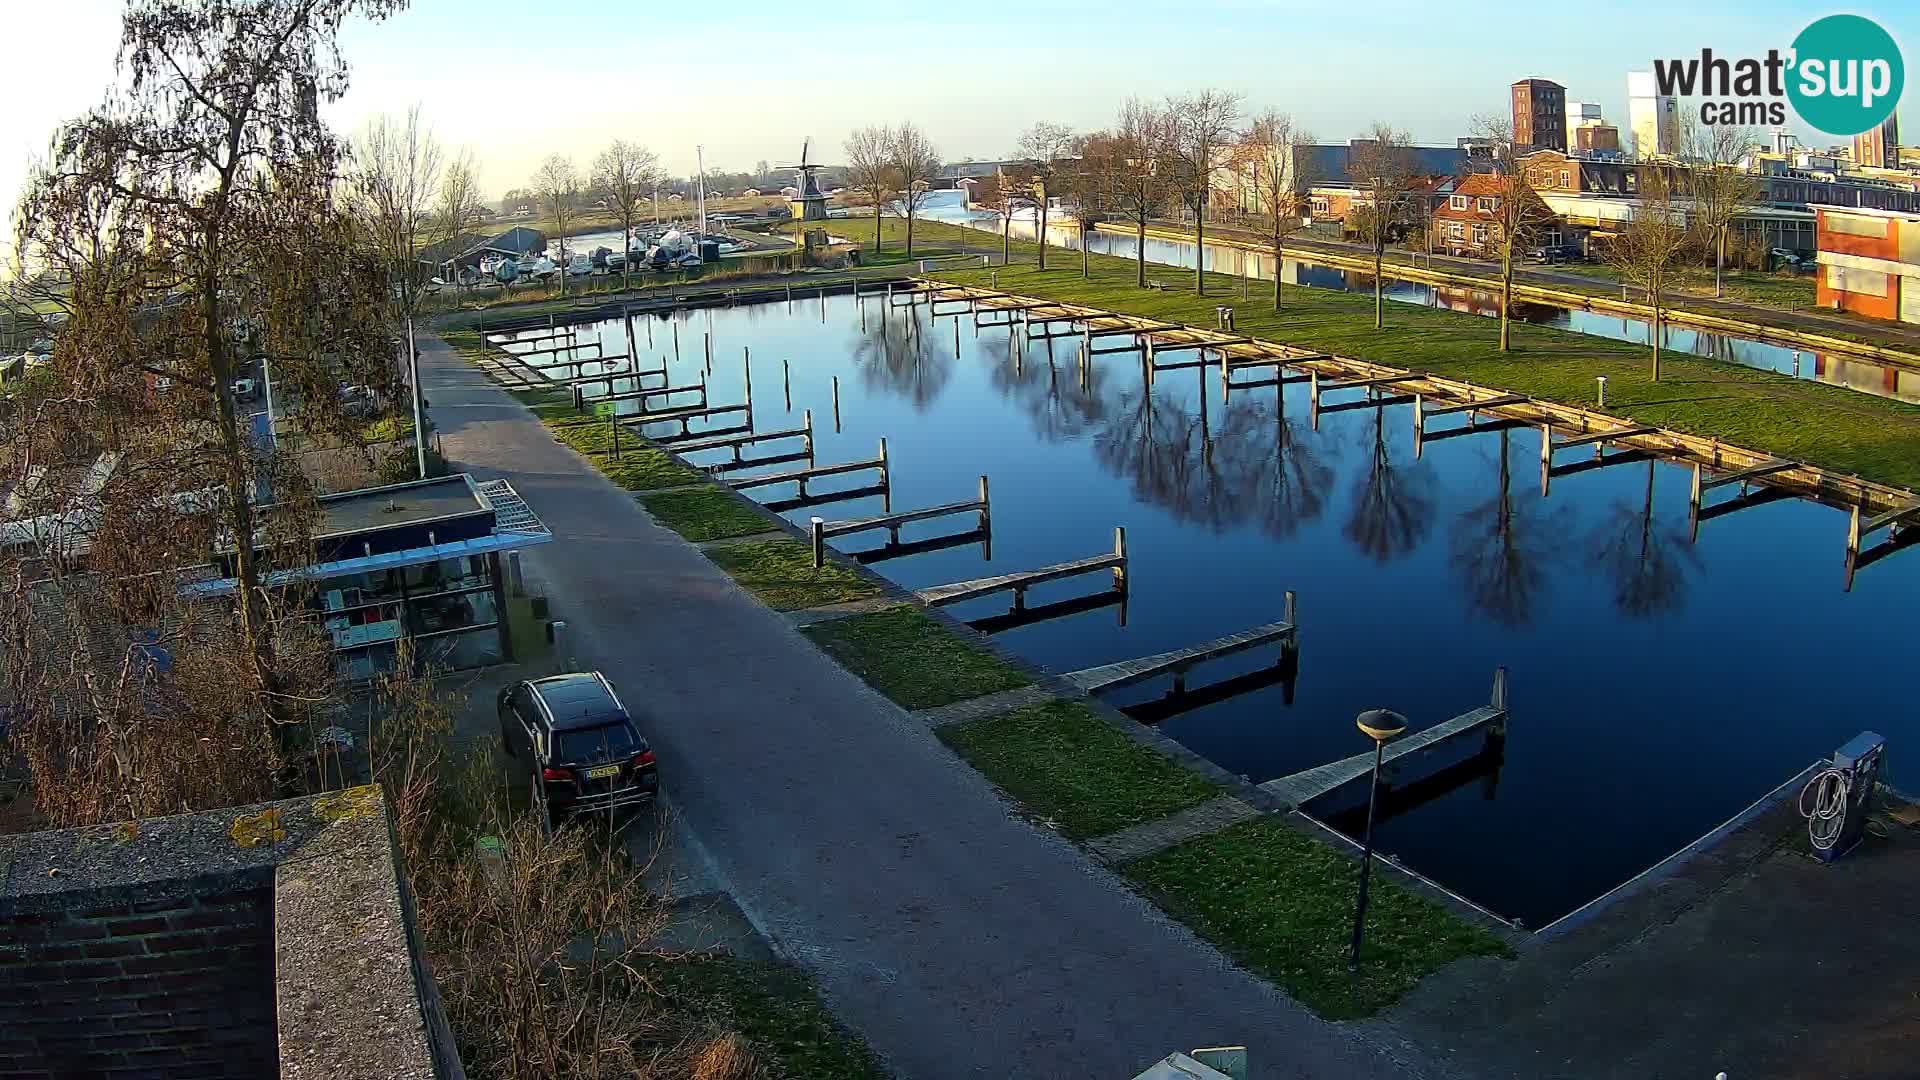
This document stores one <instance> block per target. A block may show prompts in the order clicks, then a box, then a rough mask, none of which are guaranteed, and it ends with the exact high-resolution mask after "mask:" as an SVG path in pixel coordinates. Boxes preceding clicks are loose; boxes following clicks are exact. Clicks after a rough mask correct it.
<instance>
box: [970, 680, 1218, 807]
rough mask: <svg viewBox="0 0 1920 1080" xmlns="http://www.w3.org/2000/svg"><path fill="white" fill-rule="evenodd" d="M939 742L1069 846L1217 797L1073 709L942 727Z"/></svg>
mask: <svg viewBox="0 0 1920 1080" xmlns="http://www.w3.org/2000/svg"><path fill="white" fill-rule="evenodd" d="M939 736H940V740H941V741H942V742H944V743H946V744H947V745H948V746H951V747H953V748H954V750H956V751H958V752H959V754H960V756H961V757H963V758H966V759H967V761H969V762H971V763H972V765H973V767H974V768H976V769H979V770H980V771H981V772H982V773H984V774H986V776H987V779H989V780H992V781H993V782H994V783H995V784H997V785H998V786H999V787H1000V789H1001V790H1003V791H1005V792H1006V793H1007V794H1009V795H1011V796H1013V798H1014V799H1015V800H1016V801H1018V802H1019V803H1020V804H1021V805H1022V806H1024V807H1026V808H1027V810H1028V811H1029V812H1031V813H1032V814H1033V815H1034V816H1036V817H1039V818H1042V819H1045V820H1047V821H1050V822H1052V823H1053V826H1054V828H1056V829H1058V830H1059V831H1060V832H1061V833H1062V834H1064V835H1066V836H1069V837H1072V838H1073V839H1076V840H1085V839H1088V838H1091V837H1095V836H1104V835H1106V834H1107V833H1110V832H1114V831H1116V830H1119V829H1124V828H1126V827H1127V826H1129V825H1138V824H1139V823H1140V822H1143V821H1151V820H1153V819H1154V818H1159V817H1165V816H1166V815H1168V814H1171V813H1173V812H1175V811H1177V810H1184V809H1186V808H1187V807H1189V806H1195V805H1197V804H1199V803H1203V802H1205V801H1207V800H1208V799H1211V798H1214V797H1215V796H1218V795H1220V794H1222V790H1221V788H1220V786H1219V785H1218V784H1215V783H1214V782H1213V781H1211V780H1208V779H1207V778H1206V777H1204V776H1201V775H1199V774H1198V773H1195V772H1192V771H1190V770H1188V769H1186V768H1184V767H1182V766H1181V765H1179V764H1178V763H1176V762H1174V761H1173V760H1171V759H1169V758H1167V757H1165V756H1163V755H1161V754H1159V753H1156V752H1155V751H1153V750H1151V749H1149V748H1148V747H1145V746H1142V745H1141V744H1139V743H1137V742H1135V741H1133V740H1132V739H1130V738H1128V737H1127V736H1126V735H1125V734H1123V733H1121V732H1120V731H1117V730H1115V729H1114V728H1113V727H1112V726H1110V725H1108V724H1107V723H1106V721H1104V720H1102V719H1100V717H1098V716H1096V715H1095V714H1094V713H1093V711H1092V710H1091V709H1089V708H1088V707H1087V706H1085V705H1083V704H1081V703H1079V702H1074V701H1052V702H1047V703H1045V704H1041V705H1032V706H1028V707H1026V708H1022V709H1015V710H1013V711H1012V712H1009V713H1003V714H1001V715H1000V716H990V717H987V718H986V719H983V720H969V721H967V722H965V723H959V724H950V725H948V726H946V727H943V728H940V729H939Z"/></svg>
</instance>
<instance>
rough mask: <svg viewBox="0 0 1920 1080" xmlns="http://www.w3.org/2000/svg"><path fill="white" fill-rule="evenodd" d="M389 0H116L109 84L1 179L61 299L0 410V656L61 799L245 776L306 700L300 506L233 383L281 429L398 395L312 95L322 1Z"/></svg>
mask: <svg viewBox="0 0 1920 1080" xmlns="http://www.w3.org/2000/svg"><path fill="white" fill-rule="evenodd" d="M388 10H390V5H387V4H382V3H360V2H353V0H335V2H325V0H319V2H309V3H305V4H302V5H299V6H297V7H296V6H292V5H259V4H254V3H244V2H237V0H236V2H186V0H150V2H146V3H140V4H136V5H133V6H132V8H131V9H130V10H129V11H128V12H127V14H126V15H125V16H124V17H123V35H122V52H121V59H122V68H121V70H122V72H123V77H122V79H121V81H120V83H119V84H118V85H117V86H115V87H113V88H112V89H111V90H110V91H109V94H108V96H107V100H106V103H105V104H102V105H101V106H99V107H97V108H95V109H94V110H92V111H91V112H89V113H87V114H86V115H85V116H83V117H81V118H80V119H78V120H75V121H73V122H72V123H69V124H67V125H65V126H64V127H63V128H61V130H60V131H59V133H58V134H57V136H56V137H55V140H54V144H53V148H52V154H51V156H50V158H49V160H48V162H47V164H46V166H45V167H44V168H43V169H41V170H39V171H37V172H36V173H35V174H34V175H33V176H32V177H30V179H29V182H28V184H27V186H26V189H25V191H24V193H23V195H22V197H21V200H20V205H19V208H18V211H17V213H16V217H15V220H16V221H17V222H18V223H19V229H18V233H17V238H16V243H17V252H18V256H19V259H20V261H21V263H22V264H23V265H26V266H29V267H32V268H34V269H35V272H36V273H41V274H45V275H48V276H49V277H51V278H56V279H58V280H60V281H63V282H64V283H65V288H64V290H63V296H64V299H63V300H62V305H63V310H64V312H65V314H66V315H67V316H68V317H67V319H66V320H65V324H64V326H63V327H62V329H61V330H60V332H59V333H58V334H57V335H56V336H55V338H54V340H53V342H52V350H53V356H52V362H51V363H50V364H48V365H47V366H46V367H45V368H44V369H42V372H41V373H40V374H38V375H36V376H35V377H34V378H31V379H28V380H25V381H24V382H22V383H21V384H20V385H19V386H17V387H15V388H14V390H13V392H12V394H11V396H10V397H9V398H8V400H7V403H6V408H5V409H4V410H0V438H4V448H3V450H0V485H4V487H5V489H6V490H5V494H6V497H7V501H8V503H9V511H10V516H12V517H14V518H15V525H16V527H15V528H14V529H12V530H10V533H9V536H8V537H7V540H6V544H5V545H4V550H0V581H4V582H5V583H6V588H5V589H4V590H0V592H4V594H5V595H4V596H0V607H3V608H4V610H3V611H0V673H3V674H4V678H5V682H6V685H5V694H6V697H7V700H8V702H9V707H10V709H11V710H12V712H13V717H12V719H13V721H14V724H13V732H12V738H13V739H14V740H15V745H16V746H20V747H22V748H23V749H24V750H25V751H26V756H27V757H28V759H29V761H30V764H32V767H33V768H34V770H35V773H36V794H37V795H38V796H39V797H41V798H42V799H43V800H47V801H49V802H51V803H53V804H56V805H53V806H51V807H50V810H51V812H52V815H53V816H55V817H56V819H58V820H62V821H65V822H77V821H84V820H90V819H91V820H100V819H102V818H125V817H129V816H139V815H140V814H143V813H168V812H176V811H178V810H180V809H190V808H201V807H208V806H219V805H228V804H230V802H231V801H233V800H234V799H235V798H236V797H238V798H239V800H240V801H245V800H246V798H247V797H250V796H252V795H255V794H257V793H259V792H262V791H268V792H270V791H271V790H272V789H273V784H274V778H273V773H274V770H275V769H276V768H277V766H278V764H279V761H280V754H281V750H280V747H279V745H278V744H279V742H280V739H279V738H278V737H277V736H278V735H279V734H281V733H283V732H284V731H285V730H288V729H291V728H292V727H294V726H295V725H299V724H300V723H302V722H304V721H307V720H309V719H310V718H311V717H312V715H313V713H314V711H315V709H317V708H318V707H319V706H321V705H322V704H324V699H325V686H326V683H327V676H328V675H330V661H329V660H328V659H327V655H326V651H325V649H324V648H316V647H315V645H316V642H317V636H316V635H315V634H313V633H312V632H311V627H310V626H307V627H306V628H305V629H303V620H301V619H299V618H297V617H295V616H297V615H298V613H299V612H300V611H301V610H302V604H303V593H302V592H301V588H300V586H299V585H298V584H297V583H296V582H293V581H289V580H288V579H287V578H286V576H285V575H284V574H282V573H281V572H282V571H289V570H293V569H295V568H297V567H300V566H305V565H307V564H308V563H309V562H310V560H311V555H312V550H311V536H312V533H313V526H314V523H315V520H316V517H317V503H316V502H315V500H314V498H313V493H312V488H311V485H310V484H308V483H307V482H306V480H305V477H304V476H303V475H302V474H301V472H300V470H299V469H298V468H297V465H296V463H294V462H293V460H292V456H291V455H288V454H283V453H281V452H279V445H278V441H277V438H272V437H270V438H267V439H264V440H259V439H256V437H255V429H254V425H253V423H252V417H251V416H247V415H243V413H242V411H241V409H240V407H239V403H238V401H237V397H236V392H235V388H234V384H235V381H236V380H237V379H239V378H241V377H242V376H244V375H249V374H252V372H253V365H254V363H255V362H256V360H257V361H259V362H261V363H263V364H271V366H272V376H273V378H274V385H275V388H276V390H277V391H278V392H279V393H281V394H282V395H284V400H290V401H297V402H298V403H299V410H298V414H297V416H295V417H293V418H291V419H290V420H289V421H288V423H287V426H288V427H290V428H291V427H297V428H298V430H299V431H300V432H301V433H303V434H305V435H307V436H310V437H314V438H326V439H330V440H337V441H341V442H356V441H358V439H359V436H360V433H361V430H362V428H363V427H364V421H363V420H361V419H359V418H356V417H353V416H350V415H348V413H347V411H346V410H345V409H344V408H342V407H341V405H340V402H339V395H338V387H339V385H340V383H341V382H342V381H349V382H357V383H364V384H366V385H368V386H370V387H372V388H373V389H374V391H375V393H376V395H377V396H379V397H382V398H385V399H390V398H391V396H392V394H393V392H394V390H395V389H396V386H397V379H396V372H395V365H394V363H393V356H392V334H393V329H394V324H393V321H392V315H393V308H392V306H391V301H390V294H391V292H392V290H393V282H392V281H391V279H390V270H391V269H392V266H391V263H390V262H389V261H388V260H387V259H385V258H383V257H380V256H379V255H378V254H377V253H376V252H375V251H374V250H373V245H372V244H371V243H370V240H371V238H370V237H369V236H368V234H367V232H366V230H365V228H364V223H363V222H361V221H360V220H358V219H357V218H356V217H354V216H352V215H350V214H349V213H348V210H347V208H346V206H345V205H343V203H342V201H341V200H340V198H339V197H340V196H343V195H345V194H347V191H348V185H346V183H345V180H346V178H345V177H344V176H343V175H342V165H343V163H344V159H343V153H342V147H341V145H340V142H339V140H338V137H337V136H336V135H335V134H334V133H333V132H331V131H330V130H328V128H327V127H326V126H325V125H324V124H323V123H322V122H321V121H320V119H319V112H320V104H321V103H322V102H330V101H333V100H337V98H338V97H339V95H340V94H341V93H342V92H343V91H344V90H345V87H346V81H347V80H346V74H347V72H346V67H345V64H344V62H343V61H342V59H341V57H340V55H339V51H338V34H339V30H340V26H341V24H342V22H343V21H344V20H345V19H346V18H347V17H348V16H350V15H353V14H355V13H364V14H369V15H374V16H379V15H383V14H385V13H386V11H388ZM249 411H250V410H249ZM269 502H270V504H271V506H270V508H268V507H267V506H266V505H265V504H267V503H269ZM235 538H238V539H239V542H238V543H235V542H234V540H235ZM82 554H84V556H85V561H84V565H81V564H79V563H78V562H77V561H76V559H75V557H76V556H78V555H82ZM210 555H211V559H210ZM210 562H211V564H212V567H211V568H212V569H213V570H214V573H213V574H212V575H211V577H212V578H213V579H214V580H210V581H209V580H204V579H205V578H206V577H207V576H208V575H207V574H206V570H207V569H208V568H209V563H210ZM180 568H186V569H187V570H188V571H194V573H191V574H188V573H183V572H182V571H181V569H180ZM196 579H200V580H196ZM202 594H211V595H212V597H213V599H211V600H205V601H203V600H199V599H196V598H195V597H196V596H198V595H202ZM275 725H285V726H286V727H283V728H281V729H279V730H276V727H275ZM43 805H46V803H43Z"/></svg>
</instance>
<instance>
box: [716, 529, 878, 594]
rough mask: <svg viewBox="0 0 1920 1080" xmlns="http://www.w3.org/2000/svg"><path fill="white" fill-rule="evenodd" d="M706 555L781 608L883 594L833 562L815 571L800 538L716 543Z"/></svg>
mask: <svg viewBox="0 0 1920 1080" xmlns="http://www.w3.org/2000/svg"><path fill="white" fill-rule="evenodd" d="M707 558H708V559H711V560H712V561H713V563H714V565H716V566H718V567H719V568H720V569H722V570H725V571H726V572H727V573H729V574H731V575H733V579H734V580H735V581H737V582H739V583H740V587H741V588H744V589H746V590H747V591H748V592H750V593H752V594H753V595H755V596H757V597H759V598H760V600H761V602H763V603H765V604H766V605H767V606H768V607H771V608H773V609H774V610H776V611H798V610H800V609H802V608H811V607H821V606H823V605H826V604H842V603H846V602H848V601H851V600H867V599H870V598H872V597H875V596H879V595H880V587H879V586H878V585H876V584H874V583H873V582H871V581H869V580H867V579H866V578H864V577H861V576H860V575H859V574H856V573H854V572H853V571H851V570H848V569H845V568H844V567H840V566H836V565H834V564H833V563H831V562H829V563H827V564H826V565H825V566H822V567H820V568H819V569H817V570H816V569H815V568H814V565H813V549H812V548H811V547H809V546H807V545H806V544H803V543H801V542H800V541H798V540H785V539H782V540H766V541H762V542H760V543H752V544H733V545H729V546H727V547H718V548H712V549H710V550H708V551H707Z"/></svg>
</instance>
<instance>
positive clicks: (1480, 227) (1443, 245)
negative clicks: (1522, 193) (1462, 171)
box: [1432, 173, 1507, 255]
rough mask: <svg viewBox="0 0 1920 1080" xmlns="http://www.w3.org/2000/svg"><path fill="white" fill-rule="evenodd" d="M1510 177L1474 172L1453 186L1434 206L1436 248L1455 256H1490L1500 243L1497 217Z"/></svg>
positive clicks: (1433, 219)
mask: <svg viewBox="0 0 1920 1080" xmlns="http://www.w3.org/2000/svg"><path fill="white" fill-rule="evenodd" d="M1506 183H1507V180H1506V178H1505V177H1502V176H1497V175H1495V174H1493V173H1474V174H1473V175H1472V176H1469V177H1467V178H1466V179H1464V180H1461V181H1460V182H1459V183H1457V184H1455V185H1454V186H1453V190H1451V191H1449V192H1448V193H1447V194H1446V196H1445V197H1444V198H1441V199H1440V200H1439V201H1438V202H1437V203H1436V204H1435V206H1434V209H1433V214H1432V222H1433V250H1435V251H1444V252H1447V253H1448V254H1451V255H1487V254H1490V253H1491V252H1492V250H1493V247H1494V245H1496V244H1498V243H1499V242H1500V225H1499V223H1498V222H1497V221H1495V220H1494V215H1495V214H1497V213H1498V212H1499V209H1500V200H1501V199H1502V198H1505V192H1506Z"/></svg>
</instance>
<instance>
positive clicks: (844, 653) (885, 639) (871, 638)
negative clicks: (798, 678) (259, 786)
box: [804, 607, 1033, 709]
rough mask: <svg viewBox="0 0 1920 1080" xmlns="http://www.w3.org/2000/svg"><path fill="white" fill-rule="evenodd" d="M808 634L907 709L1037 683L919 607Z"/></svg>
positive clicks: (857, 618)
mask: <svg viewBox="0 0 1920 1080" xmlns="http://www.w3.org/2000/svg"><path fill="white" fill-rule="evenodd" d="M804 633H805V634H806V635H807V636H808V637H810V638H812V639H813V641H814V644H816V645H818V646H820V648H821V649H823V650H825V651H826V653H827V655H829V656H831V657H833V658H834V659H835V660H838V661H840V664H841V666H843V667H845V668H846V669H847V670H848V671H851V672H853V673H854V674H855V675H858V676H860V678H861V679H863V680H865V681H866V683H867V685H869V686H871V687H873V688H874V689H875V690H878V691H880V692H881V693H883V694H885V695H887V696H888V697H890V698H892V699H893V700H894V701H895V702H898V703H899V704H900V705H901V707H903V708H908V709H931V708H933V707H935V706H937V705H948V704H951V703H953V702H956V701H965V700H966V699H968V698H975V697H979V696H981V695H982V694H993V693H998V692H999V691H1002V690H1012V689H1013V688H1015V687H1018V686H1026V685H1027V684H1029V683H1031V682H1032V681H1033V680H1032V679H1030V678H1028V677H1027V676H1026V675H1025V674H1024V673H1022V672H1021V671H1019V670H1018V669H1016V668H1014V667H1012V666H1011V665H1009V664H1007V663H1006V662H1005V661H1003V660H1001V659H1000V658H999V657H996V656H994V655H993V654H992V653H991V652H988V651H987V650H985V649H982V648H980V647H979V646H977V645H974V644H972V643H970V642H966V641H962V640H961V639H960V638H959V637H957V636H955V635H954V634H953V633H952V632H950V631H949V630H947V628H946V627H944V626H941V625H940V624H939V623H937V622H935V621H934V620H933V619H931V618H929V617H928V616H927V615H926V613H925V612H922V611H921V610H919V609H918V608H913V607H900V608H894V609H892V610H890V611H876V612H873V613H871V614H868V615H855V616H852V617H850V618H845V619H836V620H834V621H832V622H828V623H821V624H819V625H817V626H810V627H808V628H807V629H806V630H805V631H804Z"/></svg>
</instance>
